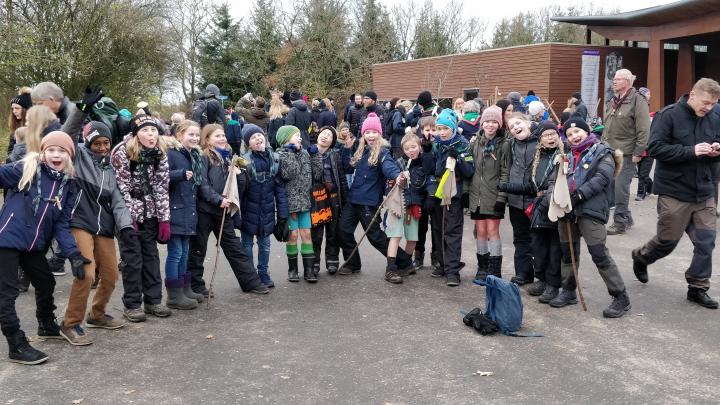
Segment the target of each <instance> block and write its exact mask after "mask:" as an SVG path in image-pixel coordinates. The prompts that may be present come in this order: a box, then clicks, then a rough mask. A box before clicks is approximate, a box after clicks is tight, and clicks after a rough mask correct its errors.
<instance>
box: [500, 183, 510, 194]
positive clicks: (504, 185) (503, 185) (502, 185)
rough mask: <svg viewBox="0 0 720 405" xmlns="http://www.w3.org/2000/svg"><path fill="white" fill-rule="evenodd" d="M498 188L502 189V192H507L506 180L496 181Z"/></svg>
mask: <svg viewBox="0 0 720 405" xmlns="http://www.w3.org/2000/svg"><path fill="white" fill-rule="evenodd" d="M498 190H500V191H502V192H503V193H507V191H508V183H507V182H506V181H503V182H502V183H498Z"/></svg>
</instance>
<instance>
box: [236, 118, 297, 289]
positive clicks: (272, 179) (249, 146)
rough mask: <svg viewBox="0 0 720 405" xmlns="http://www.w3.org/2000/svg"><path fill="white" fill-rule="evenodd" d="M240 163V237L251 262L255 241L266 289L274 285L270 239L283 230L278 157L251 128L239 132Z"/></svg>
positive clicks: (284, 217)
mask: <svg viewBox="0 0 720 405" xmlns="http://www.w3.org/2000/svg"><path fill="white" fill-rule="evenodd" d="M243 141H244V142H245V149H246V150H247V152H246V153H245V156H244V159H245V162H246V163H247V172H248V186H247V189H246V190H245V194H244V195H243V198H242V202H241V204H242V208H241V211H242V223H241V225H240V233H241V234H242V244H243V247H244V248H245V251H246V253H247V255H248V257H249V258H250V261H251V262H252V261H253V241H254V239H257V245H258V255H257V256H258V257H257V259H258V261H257V272H258V276H259V277H260V281H262V283H263V284H264V285H265V286H267V287H268V288H273V287H275V283H274V282H273V281H272V278H270V275H269V274H268V264H269V262H270V235H272V234H273V231H274V230H275V227H276V218H277V226H278V228H282V229H283V230H284V229H285V227H286V226H287V217H288V212H287V196H286V194H285V185H284V184H283V182H282V181H281V180H280V176H279V174H278V172H279V170H280V162H279V158H278V155H277V154H276V153H275V152H273V150H272V148H271V147H270V146H268V144H267V139H266V138H265V133H264V132H263V130H262V129H261V128H260V127H258V126H256V125H252V124H248V125H246V126H245V127H244V128H243Z"/></svg>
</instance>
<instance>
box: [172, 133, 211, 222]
mask: <svg viewBox="0 0 720 405" xmlns="http://www.w3.org/2000/svg"><path fill="white" fill-rule="evenodd" d="M168 165H169V168H170V189H169V194H170V233H171V234H172V235H195V234H196V228H197V221H198V219H197V195H198V192H199V189H200V187H198V186H196V185H195V182H194V181H193V179H192V178H191V179H190V180H188V179H187V176H186V175H185V172H186V171H193V167H192V160H191V158H190V152H189V151H188V150H187V149H185V148H184V147H183V146H182V145H180V144H179V143H178V144H177V145H174V146H173V148H171V149H168ZM195 175H197V176H201V175H202V173H193V176H195ZM203 181H205V179H204V178H203Z"/></svg>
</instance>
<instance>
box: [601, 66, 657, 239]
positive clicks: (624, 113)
mask: <svg viewBox="0 0 720 405" xmlns="http://www.w3.org/2000/svg"><path fill="white" fill-rule="evenodd" d="M634 81H635V76H633V74H632V73H631V72H630V71H629V70H627V69H620V70H618V71H617V72H616V73H615V78H614V79H613V91H614V92H615V96H614V97H613V98H612V100H610V101H609V102H608V103H607V104H606V105H605V130H603V140H605V141H607V142H608V143H609V144H610V146H612V147H613V148H614V149H616V150H620V151H622V153H623V155H624V156H623V166H622V169H621V171H620V173H619V174H618V175H617V177H615V215H614V221H613V222H614V223H613V224H612V225H611V226H610V227H609V228H608V235H618V234H623V233H625V231H626V230H627V229H628V228H630V227H631V226H632V225H633V219H632V213H631V212H630V206H629V202H630V183H631V182H632V179H633V176H634V175H635V164H636V163H638V162H639V161H640V159H642V154H643V150H645V145H646V144H647V138H648V131H649V129H650V112H649V110H648V103H647V101H645V98H644V97H643V96H641V95H640V94H639V93H638V92H637V91H636V90H635V88H634V87H633V82H634Z"/></svg>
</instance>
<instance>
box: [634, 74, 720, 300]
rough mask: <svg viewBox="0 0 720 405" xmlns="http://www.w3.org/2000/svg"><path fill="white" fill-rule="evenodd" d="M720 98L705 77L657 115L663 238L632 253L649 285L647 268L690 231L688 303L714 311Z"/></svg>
mask: <svg viewBox="0 0 720 405" xmlns="http://www.w3.org/2000/svg"><path fill="white" fill-rule="evenodd" d="M719 97H720V84H718V82H716V81H714V80H711V79H700V80H699V81H698V82H697V83H695V86H693V88H692V91H691V92H690V95H686V96H683V97H682V98H680V100H679V101H678V102H677V103H675V104H673V105H670V106H668V107H666V108H665V109H663V110H662V111H660V112H659V113H658V114H657V115H655V118H654V120H653V126H652V131H651V134H650V142H649V144H648V154H649V155H650V156H652V157H653V158H655V160H656V161H657V166H656V168H655V183H654V189H655V191H656V192H657V194H658V195H659V197H658V203H657V207H658V208H657V210H658V224H657V235H655V237H653V238H652V239H651V240H650V241H649V242H648V243H646V244H645V245H643V246H642V247H640V248H638V249H635V250H633V252H632V258H633V271H634V272H635V276H636V277H637V278H638V280H640V281H641V282H643V283H647V282H648V273H647V266H648V265H650V264H652V263H654V262H655V261H657V260H659V259H662V258H663V257H665V256H667V255H669V254H670V252H672V251H673V249H675V246H677V244H678V242H679V240H680V238H681V237H682V234H683V232H686V233H687V234H688V236H689V237H690V240H691V241H692V243H693V246H694V249H693V258H692V261H691V262H690V266H689V267H688V269H687V271H686V272H685V279H686V280H687V283H688V292H687V299H688V300H690V301H692V302H695V303H698V304H699V305H701V306H703V307H706V308H713V309H715V308H717V307H718V302H717V301H716V300H714V299H712V298H710V297H709V296H708V295H707V290H708V289H709V287H710V276H711V275H712V251H713V249H714V247H715V234H716V231H715V221H716V216H715V198H714V197H715V185H714V184H713V180H712V168H713V165H714V164H716V163H717V162H718V160H720V159H719V158H718V157H720V114H718V113H717V112H715V111H712V110H713V107H714V106H715V105H716V104H717V102H718V98H719Z"/></svg>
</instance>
